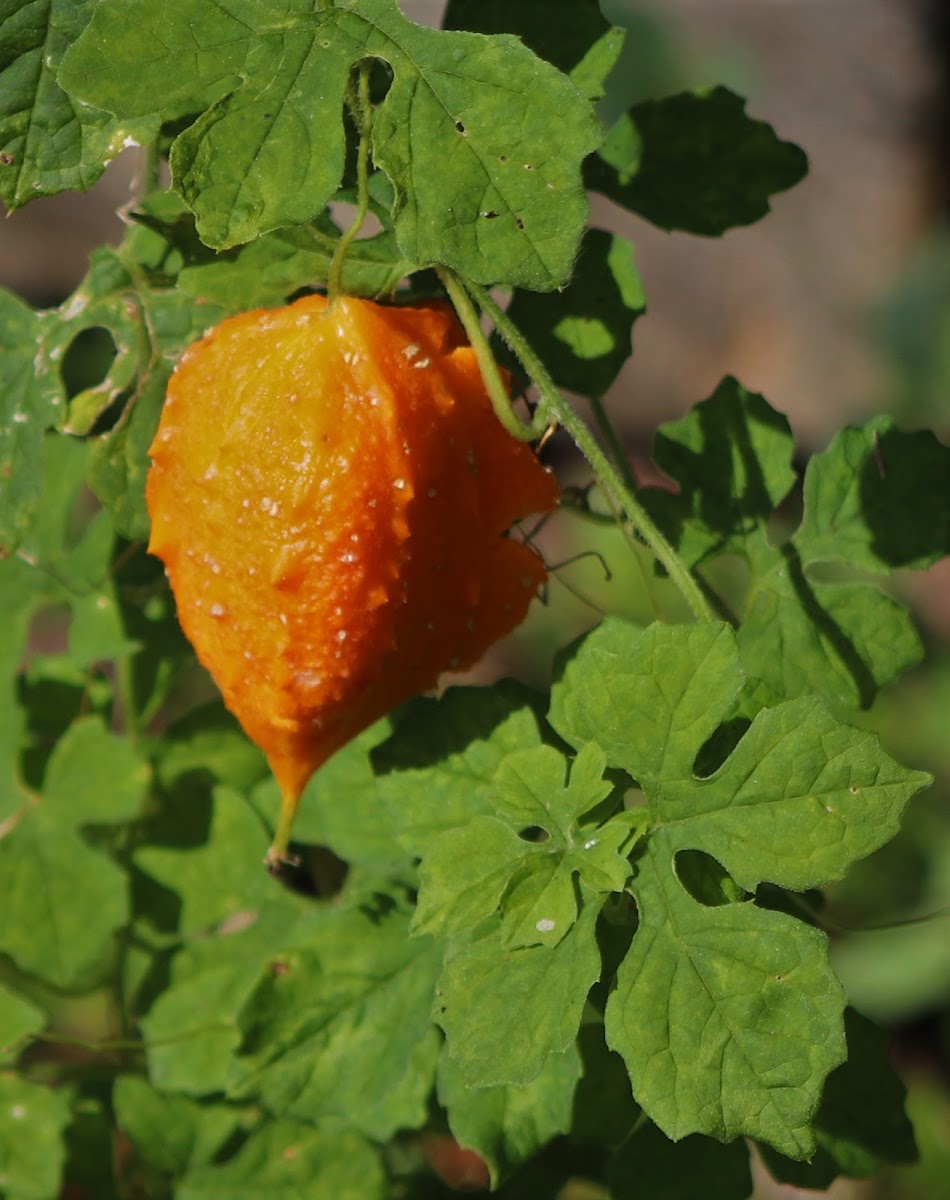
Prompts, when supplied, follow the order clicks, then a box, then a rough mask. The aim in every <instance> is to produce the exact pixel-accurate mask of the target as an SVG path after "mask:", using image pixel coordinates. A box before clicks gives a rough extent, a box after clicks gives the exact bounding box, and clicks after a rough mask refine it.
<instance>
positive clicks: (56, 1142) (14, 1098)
mask: <svg viewBox="0 0 950 1200" xmlns="http://www.w3.org/2000/svg"><path fill="white" fill-rule="evenodd" d="M68 1122H69V1094H68V1092H66V1091H64V1090H62V1089H59V1090H57V1091H54V1090H53V1089H52V1088H48V1087H41V1086H40V1085H39V1084H35V1083H28V1082H27V1081H26V1080H25V1079H21V1078H19V1077H18V1076H16V1075H14V1074H13V1073H12V1072H7V1071H0V1191H2V1194H3V1195H4V1196H9V1197H10V1200H50V1198H51V1197H53V1196H56V1195H58V1194H59V1184H60V1175H61V1173H62V1168H63V1160H64V1158H65V1147H64V1144H63V1130H64V1129H65V1127H66V1125H67V1124H68Z"/></svg>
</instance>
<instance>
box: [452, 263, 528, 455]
mask: <svg viewBox="0 0 950 1200" xmlns="http://www.w3.org/2000/svg"><path fill="white" fill-rule="evenodd" d="M436 273H437V274H438V276H439V279H440V280H441V281H442V286H443V287H444V288H445V290H446V291H447V292H448V294H449V299H450V300H451V301H452V304H453V306H454V308H455V311H456V313H457V314H458V318H459V320H460V321H461V322H462V328H463V329H464V330H465V333H466V336H467V337H468V340H469V342H470V343H471V345H472V349H473V350H474V351H475V357H476V358H477V359H478V367H479V370H480V371H481V373H482V382H483V383H484V384H485V389H486V391H487V392H488V396H489V399H490V400H491V403H492V408H493V409H494V410H495V416H496V417H497V418H498V420H499V421H501V423H502V425H504V427H505V429H507V430H508V432H509V433H510V434H511V436H512V437H516V438H517V439H518V441H519V442H533V441H534V440H535V439H536V438H539V437H540V436H541V434H542V433H544V431H545V429H546V428H547V427H548V424H549V420H548V415H547V411H546V409H545V408H544V406H543V405H542V406H541V407H540V408H539V409H538V411H537V412H536V413H535V414H534V417H533V418H532V419H531V421H529V422H528V423H527V424H526V423H525V422H524V421H522V420H521V418H520V417H519V416H518V414H517V413H516V412H515V410H514V409H513V408H512V407H511V397H510V396H509V395H508V388H507V387H506V386H505V381H504V380H503V379H502V377H501V371H500V370H499V369H498V364H497V363H496V362H495V356H494V354H492V352H491V346H489V344H488V338H487V337H486V336H485V331H484V329H482V325H481V321H480V320H479V318H478V313H477V312H476V310H475V305H474V304H473V303H472V299H471V297H470V296H469V294H468V292H466V290H465V288H464V287H463V286H462V284H461V282H460V280H459V278H458V276H457V275H456V274H455V272H454V271H451V270H449V268H448V267H439V266H437V267H436Z"/></svg>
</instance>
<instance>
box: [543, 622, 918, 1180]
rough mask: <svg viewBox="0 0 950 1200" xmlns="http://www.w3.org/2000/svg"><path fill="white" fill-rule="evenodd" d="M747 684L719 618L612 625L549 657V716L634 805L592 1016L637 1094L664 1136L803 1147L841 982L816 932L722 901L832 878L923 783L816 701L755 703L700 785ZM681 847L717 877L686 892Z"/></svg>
mask: <svg viewBox="0 0 950 1200" xmlns="http://www.w3.org/2000/svg"><path fill="white" fill-rule="evenodd" d="M742 685H743V676H742V671H741V668H740V664H739V655H738V649H737V644H736V637H735V634H734V633H733V631H732V630H731V629H730V628H729V627H728V626H726V625H715V624H703V625H697V626H688V627H682V626H672V627H671V626H651V627H650V628H648V629H646V630H643V631H641V630H637V629H634V628H632V627H624V626H623V625H622V624H621V623H620V622H618V621H607V622H605V623H604V624H603V625H602V626H601V627H599V628H598V629H597V630H595V631H594V632H593V633H591V634H590V635H588V636H587V637H586V638H585V639H583V640H582V642H581V643H580V645H579V646H578V647H577V648H575V649H574V650H573V652H572V653H571V654H570V655H569V657H568V658H567V659H566V662H565V663H564V664H563V666H562V670H561V673H560V677H559V679H558V681H557V683H556V684H555V688H554V691H553V696H552V708H551V714H550V719H551V721H552V723H553V724H554V726H555V728H557V729H558V731H559V732H560V733H561V734H562V735H563V736H564V737H565V738H567V739H568V740H569V741H570V742H572V743H573V744H575V745H582V744H584V743H586V742H587V741H591V740H593V741H596V742H598V743H599V744H600V745H601V746H602V747H603V748H604V749H605V751H606V752H607V755H608V760H609V761H610V762H611V763H612V764H614V765H616V766H619V767H622V768H623V769H624V770H626V771H627V772H628V773H629V774H630V775H631V776H632V777H634V778H635V779H636V780H637V781H638V782H639V784H640V786H641V788H642V789H643V792H644V794H645V797H646V801H647V805H648V810H649V825H648V827H647V830H646V841H645V849H644V851H643V852H642V853H641V854H640V855H639V857H638V858H637V859H636V862H635V866H636V874H635V876H634V879H633V881H632V884H631V890H632V891H633V893H634V895H635V897H636V900H637V908H638V912H639V925H638V928H637V931H636V933H635V935H634V938H633V943H632V947H631V949H630V951H629V952H628V953H627V955H626V957H625V958H624V960H623V963H622V964H621V966H620V969H619V971H618V975H617V988H616V990H615V991H614V992H613V993H612V994H611V997H610V999H609V1001H608V1006H607V1014H606V1024H607V1038H608V1044H609V1045H610V1046H611V1047H612V1048H613V1049H615V1050H617V1051H618V1052H619V1053H621V1054H622V1055H623V1057H624V1059H625V1061H626V1062H627V1065H628V1068H629V1070H630V1074H631V1080H632V1082H633V1086H634V1093H635V1095H636V1098H637V1101H638V1102H639V1103H640V1104H641V1105H642V1106H643V1108H644V1111H645V1112H646V1113H647V1114H648V1115H649V1116H650V1117H651V1119H653V1120H654V1121H655V1122H656V1123H657V1124H658V1125H659V1126H660V1128H661V1129H662V1130H663V1131H664V1132H665V1133H667V1134H668V1135H669V1136H671V1137H673V1138H679V1137H683V1136H685V1135H686V1134H688V1133H694V1132H697V1133H706V1134H709V1135H711V1136H713V1137H716V1138H719V1139H720V1140H725V1141H728V1140H731V1139H732V1138H735V1137H738V1136H741V1135H746V1136H752V1137H757V1138H759V1139H761V1140H765V1141H768V1142H769V1143H770V1144H771V1145H773V1146H775V1147H776V1148H778V1149H779V1150H780V1151H781V1152H782V1153H784V1154H787V1155H788V1156H790V1157H793V1158H804V1157H808V1155H809V1154H810V1153H811V1151H812V1150H813V1148H814V1132H813V1130H812V1128H811V1125H810V1122H811V1119H812V1117H813V1115H814V1112H815V1109H816V1107H817V1105H818V1102H819V1099H820V1096H821V1089H822V1085H823V1083H824V1079H825V1076H826V1075H827V1074H828V1072H829V1071H830V1070H831V1069H833V1068H834V1067H835V1066H837V1065H838V1063H839V1062H840V1061H842V1059H843V1057H844V1040H843V1026H842V1020H841V1011H842V1009H843V1003H844V1002H843V993H842V991H841V988H840V986H839V985H838V984H837V982H836V980H835V978H834V976H833V974H832V973H831V970H830V968H829V967H828V964H827V961H826V942H825V938H824V935H823V934H821V933H819V932H818V931H816V930H813V929H811V928H810V927H809V926H806V925H803V924H801V923H800V922H797V921H795V920H793V919H791V918H789V917H787V916H785V915H784V914H780V913H772V912H766V911H763V910H762V909H760V908H757V907H755V906H754V905H752V904H750V903H748V902H739V903H736V902H735V898H736V893H735V891H734V885H738V887H739V888H741V889H746V890H751V889H753V888H755V887H756V885H757V884H758V883H760V882H762V881H764V880H771V881H773V882H775V883H777V884H779V885H781V886H784V887H790V888H795V889H799V890H804V889H806V888H809V887H812V886H814V885H816V884H818V883H823V882H826V881H828V880H829V879H832V878H839V877H840V876H841V875H842V874H843V873H844V871H845V870H846V869H847V867H848V866H849V865H850V864H851V863H852V862H854V861H855V860H856V859H857V858H859V857H862V856H864V855H866V854H869V853H870V852H871V851H872V850H874V849H875V848H877V847H878V846H879V845H881V844H882V843H883V842H884V841H886V840H887V839H888V838H889V837H891V836H892V834H893V833H894V832H895V830H896V828H897V821H898V818H899V816H900V813H901V811H902V809H903V807H904V805H905V804H906V803H907V801H908V800H909V799H910V797H911V796H912V795H913V794H914V792H916V791H918V790H919V789H920V788H921V787H922V786H925V785H926V783H927V777H926V776H924V775H922V774H920V773H918V772H913V771H908V770H906V769H905V768H902V767H900V766H899V765H898V764H897V763H895V762H894V761H893V760H892V759H890V758H889V757H888V756H887V755H886V754H884V753H883V751H882V750H881V749H880V747H879V745H878V743H877V740H876V739H875V738H874V737H873V736H872V735H870V734H867V733H865V732H864V731H860V730H856V729H851V728H849V727H848V726H845V725H843V724H842V723H840V722H839V721H837V720H836V719H835V718H834V717H832V716H831V714H830V713H828V712H827V711H826V710H825V709H824V708H823V707H822V705H821V704H820V702H819V701H817V700H816V699H815V698H814V697H812V698H809V699H802V700H800V701H795V702H790V703H786V704H783V705H780V706H779V707H777V708H774V709H767V710H765V711H763V712H762V713H760V714H759V715H758V716H757V717H756V719H755V720H754V721H753V723H752V725H751V727H750V728H749V730H748V731H747V732H746V734H745V736H744V737H742V738H741V740H739V742H738V745H737V746H736V747H735V749H733V750H732V753H731V754H730V755H729V756H728V757H727V758H726V760H725V762H724V763H723V764H722V765H721V766H720V767H719V769H718V770H717V771H716V772H715V773H714V774H712V775H709V776H706V777H698V776H697V775H696V773H695V771H696V768H695V763H696V761H697V757H698V756H699V754H700V751H701V750H702V749H703V747H704V745H705V744H706V743H708V741H709V739H710V737H711V735H712V734H713V732H714V730H715V729H716V727H717V726H718V725H719V724H720V722H722V720H723V719H724V718H725V717H727V716H728V715H729V714H730V713H731V712H732V711H734V705H735V703H736V699H737V697H738V695H739V693H740V691H741V689H742ZM684 851H702V853H703V854H704V855H710V856H713V859H714V860H718V863H719V864H721V868H722V869H724V871H725V872H726V873H727V874H728V876H729V877H731V881H732V882H731V884H730V887H728V888H721V887H720V888H718V889H717V888H713V889H712V890H709V889H707V890H706V892H705V894H703V900H704V902H703V903H700V902H698V900H697V898H696V895H695V893H693V894H691V890H692V889H691V888H690V879H689V877H688V875H687V874H684V873H683V872H684V867H682V866H681V865H680V859H679V856H681V855H682V853H683V852H684ZM694 886H695V885H694Z"/></svg>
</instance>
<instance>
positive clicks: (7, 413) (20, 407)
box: [0, 24, 63, 559]
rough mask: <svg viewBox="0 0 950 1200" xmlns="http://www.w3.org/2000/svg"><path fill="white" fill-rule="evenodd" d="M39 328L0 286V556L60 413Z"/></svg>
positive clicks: (29, 500) (14, 539) (29, 506)
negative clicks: (48, 433) (40, 345)
mask: <svg viewBox="0 0 950 1200" xmlns="http://www.w3.org/2000/svg"><path fill="white" fill-rule="evenodd" d="M2 28H3V26H2V24H0V30H2ZM3 170H4V168H3V167H2V166H0V172H2V171H3ZM0 178H2V176H0ZM40 330H41V322H40V318H39V317H38V316H37V314H36V313H35V312H33V310H32V309H31V308H29V307H28V306H27V305H26V304H24V303H23V302H22V301H21V300H19V299H17V297H16V296H14V295H13V294H12V293H10V292H7V291H3V290H2V289H0V559H3V558H6V557H7V556H8V555H10V554H12V553H13V551H14V550H15V549H16V547H17V545H18V544H19V542H20V540H21V539H22V537H23V535H24V534H25V532H26V530H27V529H28V528H29V526H30V523H31V521H32V518H33V515H34V513H35V512H36V510H37V508H38V507H39V503H40V497H41V495H42V488H43V435H44V433H45V431H46V429H47V428H48V427H49V426H50V425H52V424H53V423H54V422H55V421H56V420H57V419H58V417H59V415H60V413H61V411H62V405H63V390H62V385H61V384H60V382H59V378H58V376H55V377H54V376H51V375H50V373H49V370H48V368H47V367H46V364H45V363H44V362H43V361H42V359H39V360H38V359H37V351H36V345H37V341H38V340H39V337H40Z"/></svg>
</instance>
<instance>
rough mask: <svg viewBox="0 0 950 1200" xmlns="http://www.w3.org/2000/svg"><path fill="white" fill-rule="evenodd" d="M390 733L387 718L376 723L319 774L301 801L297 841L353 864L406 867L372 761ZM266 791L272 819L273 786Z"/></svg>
mask: <svg viewBox="0 0 950 1200" xmlns="http://www.w3.org/2000/svg"><path fill="white" fill-rule="evenodd" d="M390 729H391V725H390V722H389V720H388V719H386V720H383V721H378V722H377V723H376V724H375V725H373V726H371V727H370V728H369V729H367V730H366V731H365V732H364V733H361V734H360V735H359V736H358V737H356V738H354V739H353V741H351V742H349V743H348V744H347V745H346V746H344V747H343V749H342V750H339V751H337V753H336V754H334V756H333V757H332V758H331V759H330V761H329V762H328V763H326V764H325V765H324V766H323V767H321V768H320V770H319V771H317V773H316V774H315V775H314V776H313V778H312V779H311V780H310V782H309V783H308V784H307V787H306V788H305V789H304V793H303V797H302V798H301V802H300V809H299V811H298V813H297V817H296V820H295V822H294V840H295V841H299V842H305V843H310V844H312V845H318V846H328V847H329V848H330V849H331V850H332V851H333V853H334V854H336V855H338V857H340V858H341V859H343V861H344V862H347V863H349V864H350V865H351V866H352V865H355V864H359V865H360V866H367V867H378V868H380V869H397V868H400V867H402V866H403V865H404V864H406V863H407V856H406V854H405V852H404V851H403V850H402V848H401V847H400V845H399V841H398V836H397V830H398V823H397V820H396V818H395V816H394V814H393V812H392V811H391V810H390V809H389V808H388V807H387V806H386V805H385V804H384V803H383V801H382V798H381V796H380V793H379V789H378V787H377V780H376V775H375V773H374V771H373V765H372V762H371V760H370V754H371V752H372V751H373V750H374V749H375V747H377V746H378V745H379V744H380V743H381V742H382V741H383V740H384V739H385V738H386V736H387V735H388V734H389V732H390ZM270 791H271V794H272V810H273V812H274V814H275V816H276V812H277V803H278V796H277V793H276V789H275V788H274V787H273V786H271V787H270Z"/></svg>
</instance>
